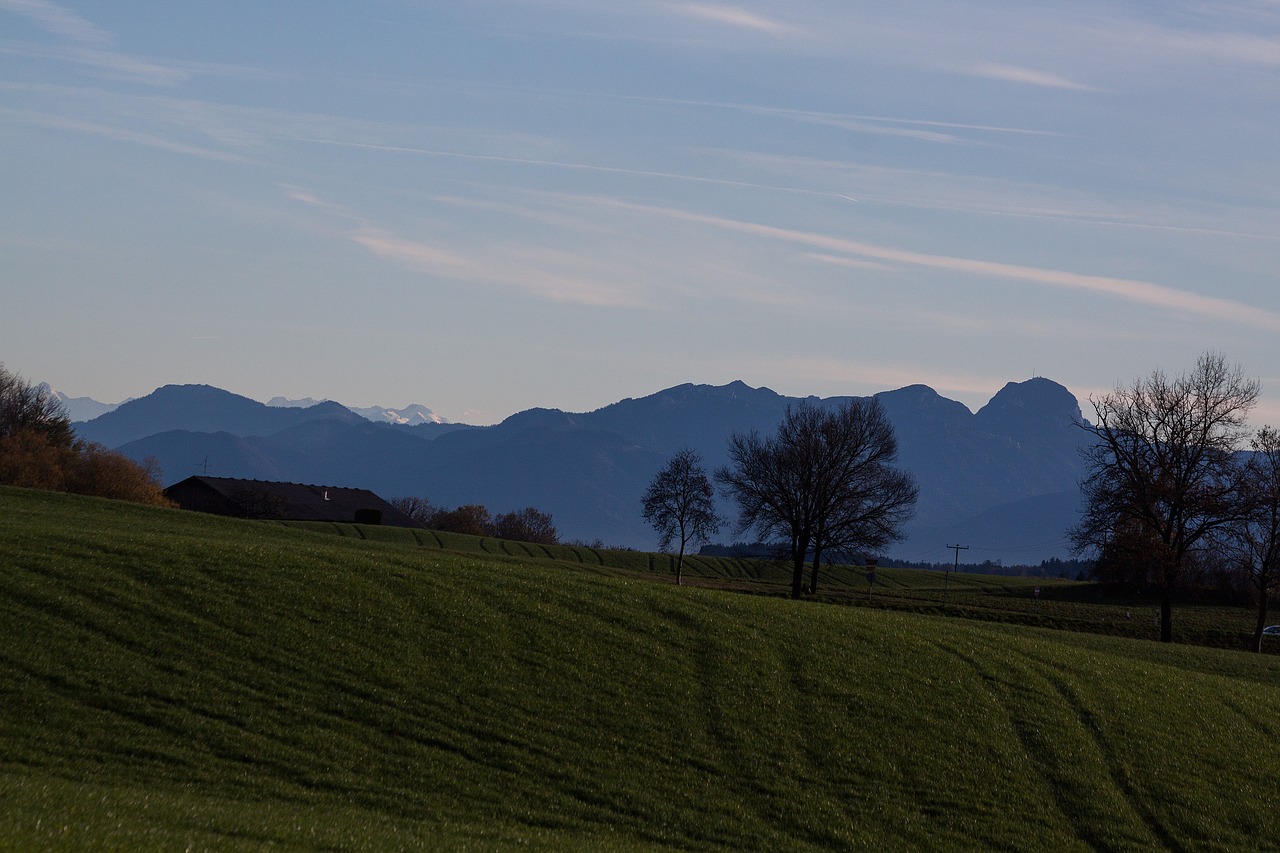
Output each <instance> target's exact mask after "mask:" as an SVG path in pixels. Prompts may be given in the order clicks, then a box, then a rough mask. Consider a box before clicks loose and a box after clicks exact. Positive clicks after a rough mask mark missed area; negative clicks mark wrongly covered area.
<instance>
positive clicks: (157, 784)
mask: <svg viewBox="0 0 1280 853" xmlns="http://www.w3.org/2000/svg"><path fill="white" fill-rule="evenodd" d="M0 549H2V551H0V553H3V555H4V558H3V560H4V562H3V565H2V566H0V838H4V839H9V840H13V841H14V842H15V844H17V846H36V847H46V846H56V845H57V844H59V843H63V844H66V845H67V846H68V847H77V846H79V847H83V846H96V845H97V844H109V845H114V846H148V847H153V848H160V847H174V846H177V845H179V844H183V845H185V844H194V845H195V846H202V845H205V846H247V847H261V846H264V845H267V844H272V843H279V844H283V845H297V846H335V847H343V848H348V847H355V848H358V847H365V848H367V849H385V848H387V847H405V846H407V847H420V848H423V849H464V848H474V847H477V846H478V847H482V848H502V847H508V846H517V845H524V844H528V845H532V846H534V847H543V848H549V849H550V848H564V847H579V848H591V849H641V848H664V847H669V848H677V849H687V848H697V849H715V848H726V849H728V848H733V849H759V850H776V849H783V848H786V849H806V848H809V849H821V848H830V847H844V848H854V849H857V848H862V849H883V848H886V847H888V848H899V849H901V848H921V847H935V848H936V847H956V848H969V849H974V848H983V849H991V848H1006V849H1017V848H1021V849H1063V850H1070V849H1082V850H1083V849H1095V848H1097V847H1106V848H1111V849H1123V848H1135V849H1136V848H1143V847H1147V846H1152V845H1161V844H1163V845H1167V846H1174V847H1183V848H1187V849H1204V848H1210V847H1212V848H1216V849H1239V850H1250V849H1262V848H1265V847H1266V845H1267V844H1268V843H1270V842H1268V839H1274V838H1276V837H1277V834H1278V833H1280V814H1277V810H1276V808H1275V803H1276V795H1275V787H1274V785H1273V784H1271V782H1270V778H1269V777H1270V776H1271V775H1273V774H1274V768H1275V767H1277V766H1280V747H1278V746H1277V739H1276V738H1275V737H1274V736H1272V737H1270V738H1269V739H1268V738H1266V737H1264V736H1263V735H1264V734H1266V733H1270V734H1272V735H1275V734H1277V733H1278V732H1276V731H1275V725H1276V724H1275V715H1274V712H1273V710H1272V709H1274V708H1275V707H1277V706H1278V705H1280V701H1278V700H1280V687H1277V685H1278V684H1280V666H1278V665H1277V664H1278V662H1277V661H1276V660H1274V659H1272V658H1259V657H1257V656H1248V655H1243V654H1237V653H1230V652H1225V651H1219V650H1212V649H1173V648H1169V647H1159V646H1156V645H1155V644H1149V643H1141V642H1134V641H1122V640H1115V639H1110V638H1102V637H1093V636H1088V635H1074V634H1063V633H1061V632H1043V631H1037V630H1033V629H1023V628H1011V627H1007V626H992V627H986V626H981V625H975V624H965V623H959V622H956V621H953V620H942V619H932V618H923V617H918V616H913V615H910V614H900V613H891V612H880V611H877V610H873V609H864V608H848V607H824V606H816V605H813V604H809V603H793V602H789V601H785V600H779V599H775V598H770V597H760V596H738V595H730V594H726V593H724V592H720V591H716V590H707V589H698V588H691V587H685V588H676V587H674V586H671V585H667V584H653V583H649V582H644V581H639V580H636V579H633V578H628V577H626V576H625V575H617V574H611V573H609V572H602V571H600V570H599V567H598V566H597V567H595V568H593V567H592V566H591V565H590V564H588V565H585V566H582V565H577V566H571V565H569V564H566V563H563V562H551V561H545V560H534V559H527V560H526V559H522V558H521V559H517V558H512V557H503V558H500V559H499V558H483V557H480V556H478V555H477V556H465V555H460V554H457V553H449V552H441V551H434V550H428V549H423V548H421V547H418V546H417V544H416V542H415V541H413V540H412V539H409V540H407V541H403V542H399V541H389V542H378V541H366V540H360V539H356V538H353V537H342V538H339V537H337V536H334V535H332V533H323V534H322V533H318V532H313V531H306V530H300V529H292V528H286V527H282V526H279V525H270V524H255V523H246V522H235V521H230V520H225V519H216V518H211V517H205V516H197V515H194V514H187V513H180V512H176V511H163V510H152V509H147V508H141V507H130V506H127V505H122V504H115V503H111V502H105V501H93V500H88V499H77V498H71V497H65V496H46V495H41V494H38V493H30V492H21V491H16V490H0Z"/></svg>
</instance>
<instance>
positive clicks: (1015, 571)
mask: <svg viewBox="0 0 1280 853" xmlns="http://www.w3.org/2000/svg"><path fill="white" fill-rule="evenodd" d="M698 553H699V554H700V555H702V556H704V557H755V558H760V559H773V558H778V557H779V556H780V555H779V553H778V549H777V548H775V547H773V546H771V545H768V544H766V543H762V542H735V543H734V544H732V545H704V546H702V548H701V549H699V551H698ZM781 556H785V555H781ZM864 559H865V555H862V554H857V555H849V556H848V557H847V558H846V557H844V556H841V555H834V556H833V557H832V559H831V562H833V563H848V564H851V565H859V564H861V563H862V562H863V560H864ZM877 565H879V566H883V567H885V568H890V569H928V570H933V571H939V572H945V571H952V570H955V568H956V566H955V564H954V563H953V562H951V561H949V560H948V561H945V562H941V563H931V562H927V561H919V562H912V561H911V560H894V559H891V558H885V557H881V558H880V559H879V560H878V561H877ZM1093 565H1094V564H1093V560H1062V559H1059V558H1057V557H1052V558H1050V559H1048V560H1041V561H1040V562H1039V563H1038V564H1035V565H1027V564H1013V565H1008V566H1006V565H1004V564H1003V563H1002V562H1001V561H1000V560H983V561H982V562H981V563H961V564H960V568H959V571H961V572H966V573H968V574H975V575H1006V576H1010V577H1031V578H1069V579H1074V580H1088V579H1089V577H1090V573H1091V572H1092V571H1093Z"/></svg>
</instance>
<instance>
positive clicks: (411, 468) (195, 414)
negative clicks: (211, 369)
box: [76, 378, 1088, 563]
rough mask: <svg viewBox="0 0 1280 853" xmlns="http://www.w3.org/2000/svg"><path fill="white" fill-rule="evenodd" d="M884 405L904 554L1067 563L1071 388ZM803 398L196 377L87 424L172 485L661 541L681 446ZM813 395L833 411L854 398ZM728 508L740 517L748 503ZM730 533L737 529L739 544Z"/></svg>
mask: <svg viewBox="0 0 1280 853" xmlns="http://www.w3.org/2000/svg"><path fill="white" fill-rule="evenodd" d="M875 397H876V398H877V399H878V400H879V401H880V403H881V404H882V405H883V406H884V408H885V410H886V412H887V414H888V415H889V418H890V420H891V421H892V422H893V424H894V427H895V429H896V431H897V435H898V440H899V445H900V456H899V464H900V466H901V467H902V468H904V469H906V470H909V471H911V472H912V474H913V475H915V477H916V478H917V480H918V481H919V483H920V486H921V497H920V502H919V505H918V509H917V514H916V518H915V519H914V520H913V521H912V522H911V524H910V525H909V527H908V530H907V533H908V537H907V541H906V542H904V543H902V544H900V545H899V546H897V547H895V548H892V549H890V550H891V553H892V554H893V555H895V556H901V557H904V558H909V559H933V558H937V559H942V558H943V557H944V556H945V555H944V553H943V546H944V545H945V544H946V543H947V542H951V541H955V540H957V539H965V538H966V537H967V538H971V539H973V540H974V541H973V542H972V543H969V542H966V543H964V544H972V545H973V548H974V550H973V551H972V552H971V554H970V556H971V558H975V559H979V560H980V559H993V560H994V559H1000V560H1002V561H1003V562H1006V563H1009V562H1038V561H1039V560H1041V559H1045V558H1047V557H1050V556H1066V555H1067V549H1066V544H1065V530H1066V528H1067V527H1068V526H1069V525H1070V524H1071V523H1073V522H1074V521H1075V512H1076V510H1077V508H1078V503H1079V485H1078V484H1079V480H1080V478H1081V475H1082V473H1083V470H1082V463H1081V457H1080V452H1079V451H1080V448H1081V447H1082V445H1083V443H1084V442H1086V441H1087V440H1088V433H1087V432H1086V431H1085V430H1083V429H1079V425H1080V424H1081V423H1083V418H1082V416H1081V413H1080V406H1079V403H1078V401H1077V400H1076V398H1075V397H1074V395H1072V394H1071V392H1070V391H1068V390H1067V389H1066V388H1064V387H1063V386H1061V385H1059V384H1057V383H1055V382H1053V381H1051V380H1048V379H1044V378H1036V379H1031V380H1028V381H1026V382H1010V383H1008V384H1007V385H1006V386H1005V387H1004V388H1002V389H1001V390H1000V391H999V392H998V393H997V394H996V395H995V396H993V397H992V398H991V400H990V401H989V402H988V403H987V405H985V406H983V407H982V408H981V409H980V410H979V411H978V412H976V413H974V412H971V411H970V410H969V409H968V408H967V407H966V406H964V405H963V404H961V403H958V402H956V401H954V400H948V399H946V398H944V397H942V396H941V395H939V394H938V393H937V392H936V391H934V390H933V389H931V388H929V387H928V386H924V385H912V386H908V387H906V388H900V389H898V390H895V391H885V392H882V393H880V394H877V395H875ZM800 399H801V398H796V397H786V396H783V395H780V394H777V393H776V392H774V391H772V390H770V389H768V388H753V387H751V386H749V385H747V384H745V383H743V382H732V383H729V384H728V385H721V386H712V385H694V384H685V385H678V386H675V387H672V388H667V389H665V390H662V391H659V392H657V393H654V394H651V395H648V396H646V397H641V398H628V399H625V400H621V401H619V402H617V403H613V404H611V405H608V406H605V407H603V408H601V409H597V410H595V411H592V412H583V413H572V412H564V411H560V410H557V409H530V410H527V411H523V412H519V413H517V414H514V415H512V416H511V417H509V418H507V419H506V420H504V421H503V422H502V423H500V424H496V425H494V426H486V427H475V426H468V425H465V424H445V423H438V422H427V423H418V424H411V423H392V422H383V423H376V422H373V421H370V420H368V419H366V418H364V417H361V416H360V415H357V414H356V413H354V412H352V411H351V410H349V409H346V408H344V407H342V406H340V405H338V404H337V403H332V402H321V403H315V404H314V405H311V406H305V407H288V408H286V407H281V406H268V405H265V404H263V403H259V402H256V401H254V400H250V399H248V398H245V397H240V396H238V395H235V394H231V393H229V392H227V391H222V390H220V389H216V388H212V387H210V386H200V385H185V386H166V387H164V388H161V389H158V390H157V391H155V392H154V393H153V394H151V395H148V396H147V397H143V398H140V399H138V400H134V401H131V402H129V403H127V404H124V405H121V406H120V407H119V408H118V409H117V410H116V411H114V412H111V413H108V414H105V415H103V416H101V417H99V418H97V419H95V420H93V421H90V422H87V423H79V424H76V429H77V431H78V432H79V433H80V435H81V436H83V437H86V438H91V439H93V440H95V441H101V442H102V443H104V444H107V445H108V446H112V447H117V448H119V449H120V450H122V451H123V452H125V453H126V454H128V455H129V456H131V457H133V458H137V459H141V458H144V457H147V456H153V457H155V458H156V459H158V460H159V462H160V464H161V466H162V468H163V469H164V471H165V473H166V481H167V482H173V481H176V480H179V479H182V478H184V477H186V476H189V475H190V474H193V473H209V474H212V475H214V476H222V477H251V478H262V479H277V480H291V481H297V482H307V483H318V484H326V485H335V486H352V487H360V488H368V489H371V490H373V491H375V492H377V493H378V494H380V495H382V496H383V497H387V498H393V497H396V496H400V495H417V496H421V497H427V498H429V499H430V500H431V501H432V502H434V503H436V504H438V505H443V506H457V505H459V504H464V503H481V504H484V505H486V506H488V507H489V508H490V510H491V511H494V512H505V511H509V510H513V509H520V508H522V507H525V506H536V507H538V508H539V509H542V510H544V511H547V512H550V513H552V515H553V516H554V518H555V521H556V524H557V526H558V527H559V529H560V531H561V533H562V535H563V536H565V537H566V538H581V539H586V540H595V539H601V540H603V541H605V542H606V543H609V544H614V545H624V546H630V547H637V548H646V549H648V548H652V547H653V545H654V540H655V537H654V534H653V532H652V531H651V530H649V529H648V528H647V527H646V526H645V524H644V522H643V519H642V518H641V515H640V496H641V495H642V493H643V491H644V489H645V487H646V486H647V484H648V481H649V480H650V479H651V478H652V476H653V474H654V473H655V472H656V471H657V470H658V469H659V468H660V467H661V466H662V465H663V464H664V463H665V462H666V460H667V459H669V458H670V456H671V454H672V453H674V452H675V451H676V450H678V449H680V448H682V447H691V448H693V449H694V450H695V451H697V452H699V453H700V454H701V455H702V456H703V459H704V461H705V463H706V466H707V468H708V470H714V469H715V468H716V467H718V466H720V465H723V464H726V463H727V461H728V460H727V442H728V438H729V436H730V435H731V434H732V433H733V432H735V431H737V432H741V431H749V430H752V429H754V430H758V431H760V432H761V433H769V432H771V431H772V430H774V429H775V428H776V426H777V424H778V422H779V421H780V420H781V418H782V416H783V413H784V412H785V411H786V408H787V406H789V405H794V404H796V403H797V402H799V400H800ZM806 399H807V400H808V401H809V402H811V403H813V404H816V405H822V406H834V405H838V404H840V403H841V402H843V401H845V400H848V399H850V398H847V397H833V398H826V399H820V398H817V397H809V398H806ZM304 402H310V401H304ZM202 467H203V469H204V470H202ZM721 510H722V512H724V513H725V514H726V515H732V513H733V510H734V507H732V506H730V505H728V504H727V503H722V506H721ZM731 538H732V531H731V530H729V531H726V533H725V535H724V536H723V537H722V540H723V541H726V542H727V541H729V540H730V539H731ZM984 549H985V551H984Z"/></svg>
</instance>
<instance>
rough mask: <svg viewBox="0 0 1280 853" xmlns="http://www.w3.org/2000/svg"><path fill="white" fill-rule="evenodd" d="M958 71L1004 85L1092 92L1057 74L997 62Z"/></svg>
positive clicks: (966, 66)
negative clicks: (1002, 82)
mask: <svg viewBox="0 0 1280 853" xmlns="http://www.w3.org/2000/svg"><path fill="white" fill-rule="evenodd" d="M959 70H960V71H962V72H964V73H966V74H972V75H973V76H975V77H988V78H990V79H992V80H1003V81H1004V82H1006V83H1024V84H1026V85H1028V86H1044V87H1047V88H1050V89H1076V90H1079V91H1094V87H1092V86H1086V85H1085V84H1083V83H1079V82H1076V81H1075V80H1070V79H1068V78H1066V77H1062V76H1060V75H1058V74H1051V73H1049V72H1047V71H1039V70H1036V69H1034V68H1021V67H1019V66H1016V65H1002V64H1000V63H997V62H976V63H973V64H971V65H965V66H962V67H961V68H960V69H959Z"/></svg>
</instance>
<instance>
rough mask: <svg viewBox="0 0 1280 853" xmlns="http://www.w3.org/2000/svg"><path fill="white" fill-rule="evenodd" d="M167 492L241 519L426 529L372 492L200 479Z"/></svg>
mask: <svg viewBox="0 0 1280 853" xmlns="http://www.w3.org/2000/svg"><path fill="white" fill-rule="evenodd" d="M164 493H165V496H166V497H167V498H169V500H171V501H173V502H174V503H176V504H177V505H178V506H180V507H182V508H183V509H190V510H195V511H197V512H210V513H213V514H215V515H230V516H234V517H236V518H266V519H281V520H285V521H340V522H357V523H360V524H388V525H392V526H394V527H419V526H421V525H419V524H418V523H417V522H415V521H414V520H413V519H412V518H410V517H409V516H407V515H405V514H404V513H403V512H401V511H400V510H398V509H396V508H395V507H394V506H392V505H391V504H389V503H387V502H386V501H384V500H383V499H382V498H380V497H378V496H377V495H375V494H374V493H373V492H371V491H369V490H368V489H347V488H342V487H339V486H311V485H304V484H302V483H273V482H269V481H266V480H238V479H234V478H231V477H201V476H195V477H188V478H187V479H185V480H183V481H181V482H179V483H174V484H173V485H172V486H170V487H169V488H167V489H165V490H164Z"/></svg>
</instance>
